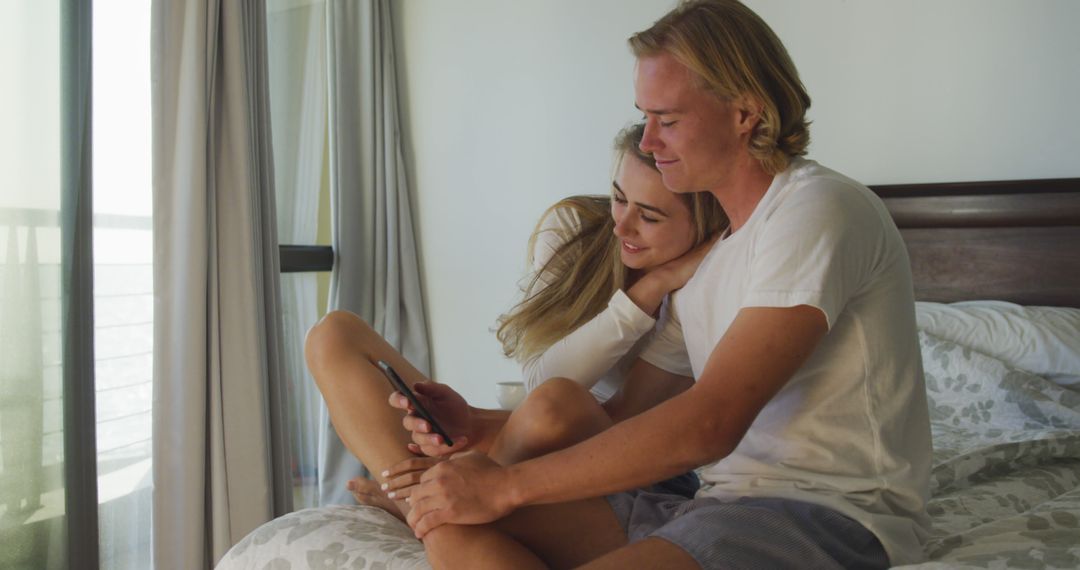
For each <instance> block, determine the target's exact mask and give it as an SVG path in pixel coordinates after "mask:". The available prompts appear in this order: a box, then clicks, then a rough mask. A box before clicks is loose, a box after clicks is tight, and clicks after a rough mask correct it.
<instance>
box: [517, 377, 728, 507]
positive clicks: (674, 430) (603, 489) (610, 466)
mask: <svg viewBox="0 0 1080 570" xmlns="http://www.w3.org/2000/svg"><path fill="white" fill-rule="evenodd" d="M691 392H693V389H691V390H688V391H687V392H684V393H682V394H680V395H678V396H675V397H674V398H672V399H671V400H668V401H667V402H664V403H662V404H660V405H659V406H657V407H655V408H653V409H651V410H648V411H647V412H644V413H642V414H640V415H638V416H635V417H633V418H630V419H628V420H626V421H624V422H621V423H619V424H616V425H614V426H612V427H611V428H609V429H607V430H605V431H603V432H601V433H600V434H597V435H596V436H594V437H592V438H590V439H588V440H586V441H583V442H581V443H579V444H577V445H574V446H572V447H569V448H567V449H564V450H561V451H557V452H554V453H551V454H548V455H544V456H542V457H538V458H535V459H531V460H529V461H525V462H522V463H519V464H517V465H511V466H509V467H508V468H507V477H506V488H505V489H503V490H502V492H505V493H506V494H507V500H508V501H509V502H510V503H511V504H513V505H514V506H515V507H521V506H525V505H531V504H544V503H556V502H564V501H572V500H577V499H584V498H589V497H599V496H603V495H607V494H610V493H616V492H619V491H625V490H628V489H633V488H637V487H641V486H644V485H648V484H651V483H654V482H657V481H661V480H663V479H667V478H669V477H673V476H675V475H678V474H680V473H685V472H686V471H688V470H690V469H693V468H695V467H698V466H700V465H704V464H706V463H709V462H712V461H715V460H717V459H719V458H721V457H723V456H724V455H726V454H727V453H729V452H730V451H731V449H733V448H734V443H735V442H737V441H738V440H737V438H736V439H735V440H734V441H733V442H731V443H725V442H722V441H719V439H724V438H718V437H716V435H717V433H718V431H717V425H716V422H713V421H711V419H710V417H711V416H712V414H710V413H708V412H709V410H707V409H705V406H702V405H701V403H700V402H699V401H697V400H698V399H696V398H695V396H694V395H693V394H691Z"/></svg>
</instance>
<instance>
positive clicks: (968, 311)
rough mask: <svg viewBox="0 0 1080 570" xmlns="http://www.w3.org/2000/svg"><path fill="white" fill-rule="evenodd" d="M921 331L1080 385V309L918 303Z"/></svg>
mask: <svg viewBox="0 0 1080 570" xmlns="http://www.w3.org/2000/svg"><path fill="white" fill-rule="evenodd" d="M915 318H916V320H917V322H918V327H919V330H921V331H925V332H928V333H930V334H932V335H934V336H937V337H939V338H942V339H945V340H949V341H952V342H955V343H957V344H960V345H963V346H966V347H969V348H971V349H974V350H977V351H979V352H981V353H983V354H986V355H988V356H993V357H994V358H997V359H999V360H1002V361H1004V362H1005V363H1006V364H1008V365H1009V366H1012V367H1013V368H1019V369H1021V370H1026V371H1028V372H1031V373H1034V374H1038V375H1039V376H1042V377H1043V378H1046V379H1047V380H1050V381H1052V382H1054V383H1056V384H1058V385H1061V386H1069V387H1072V388H1075V389H1080V309H1072V308H1068V307H1026V306H1021V305H1016V304H1013V303H1006V302H1004V301H966V302H962V303H950V304H942V303H927V302H918V303H915Z"/></svg>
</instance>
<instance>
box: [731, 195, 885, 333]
mask: <svg viewBox="0 0 1080 570" xmlns="http://www.w3.org/2000/svg"><path fill="white" fill-rule="evenodd" d="M792 191H794V192H795V194H794V195H792V196H789V197H788V198H787V199H786V200H785V201H784V203H783V204H781V206H780V207H779V208H777V210H776V211H774V212H772V213H771V215H770V216H769V217H768V218H767V219H765V220H762V223H763V224H765V227H762V228H760V231H758V232H756V233H757V238H758V240H757V242H756V243H755V244H754V255H753V261H752V263H751V265H750V272H749V275H748V285H747V289H746V290H747V291H749V293H748V294H747V296H746V297H745V299H744V300H743V303H742V306H743V307H795V306H798V305H810V306H812V307H816V308H818V309H819V310H821V311H822V313H824V314H825V317H826V319H827V320H828V326H829V327H830V328H831V327H832V326H833V324H835V323H836V319H837V317H838V316H839V314H840V311H842V310H843V308H844V304H845V303H846V302H847V300H848V299H850V298H851V297H852V296H853V295H854V293H855V292H856V290H857V288H858V287H860V286H861V284H862V283H863V282H864V281H865V277H866V275H865V274H866V271H867V269H868V268H870V267H871V266H872V263H873V257H874V255H875V252H876V251H877V250H878V248H879V247H880V240H879V239H874V238H876V237H877V236H879V235H880V230H876V231H875V229H874V228H876V227H879V226H880V222H879V221H878V220H877V219H876V218H877V215H878V214H877V212H876V210H875V209H874V208H873V207H872V205H870V204H869V202H867V201H866V200H865V198H864V197H863V196H862V195H861V194H859V193H857V192H851V191H850V190H849V189H848V188H843V187H841V188H836V187H835V186H831V187H830V186H825V187H820V186H807V187H803V188H797V189H793V190H792ZM870 221H872V222H873V223H867V222H870Z"/></svg>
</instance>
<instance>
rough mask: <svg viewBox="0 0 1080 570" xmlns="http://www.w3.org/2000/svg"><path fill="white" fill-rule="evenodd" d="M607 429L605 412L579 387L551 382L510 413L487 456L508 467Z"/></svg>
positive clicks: (561, 380) (563, 381) (559, 380)
mask: <svg viewBox="0 0 1080 570" xmlns="http://www.w3.org/2000/svg"><path fill="white" fill-rule="evenodd" d="M611 425H612V422H611V419H610V418H609V417H608V415H607V412H605V411H604V408H603V407H601V406H600V404H599V403H598V402H597V401H596V398H594V397H593V395H592V394H591V393H590V392H589V391H588V390H587V389H585V388H584V387H583V386H582V385H581V384H578V383H577V382H574V381H573V380H568V379H566V378H552V379H550V380H547V381H546V382H544V383H543V384H541V385H540V386H539V387H538V388H536V389H535V390H533V391H532V392H530V393H529V396H528V397H527V398H525V401H524V402H522V404H521V406H519V407H518V409H516V410H514V413H512V414H511V415H510V419H509V420H507V422H506V425H504V426H503V428H502V430H501V431H500V432H499V435H498V436H497V437H496V438H495V440H494V442H493V443H492V445H491V449H490V451H489V452H488V454H489V455H490V456H491V458H492V459H494V460H495V461H496V462H498V463H500V464H502V465H510V464H512V463H518V462H521V461H524V460H526V459H531V458H533V457H539V456H541V455H544V454H547V453H551V452H552V451H556V450H559V449H563V448H566V447H570V446H571V445H574V444H575V443H578V442H581V441H584V440H586V439H588V438H590V437H592V436H594V435H596V434H598V433H600V432H602V431H604V430H605V429H607V428H609V427H611Z"/></svg>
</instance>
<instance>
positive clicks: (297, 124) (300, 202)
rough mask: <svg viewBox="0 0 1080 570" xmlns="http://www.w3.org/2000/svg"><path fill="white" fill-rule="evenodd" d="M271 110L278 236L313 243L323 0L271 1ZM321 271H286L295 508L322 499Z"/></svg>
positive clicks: (322, 100)
mask: <svg viewBox="0 0 1080 570" xmlns="http://www.w3.org/2000/svg"><path fill="white" fill-rule="evenodd" d="M267 7H268V10H269V13H268V14H267V19H268V22H267V24H268V40H269V41H268V47H269V67H270V93H271V98H270V103H271V105H270V111H271V112H270V116H271V122H272V125H273V132H274V186H275V189H276V192H277V195H276V197H277V222H278V239H279V240H280V241H281V243H282V244H291V245H312V244H315V243H316V239H317V236H318V222H319V194H320V192H321V190H322V188H323V182H324V179H325V178H326V176H325V174H324V158H325V156H326V5H325V2H323V0H307V1H306V2H302V3H299V4H298V3H297V2H296V0H270V1H269V2H267ZM317 291H318V278H317V274H316V273H284V274H282V275H281V295H282V319H283V321H284V339H285V358H284V365H285V369H286V377H287V378H288V380H287V383H286V385H287V387H288V402H289V412H290V414H289V416H290V420H291V423H290V425H289V428H290V429H289V438H290V443H291V446H292V448H291V449H292V456H293V467H292V468H293V481H294V500H295V502H296V504H295V505H294V506H295V507H296V508H298V509H299V508H306V507H313V506H316V505H318V496H317V486H316V481H317V479H316V474H317V471H318V463H317V457H318V455H317V453H318V430H317V429H316V428H315V426H316V425H317V422H318V419H319V407H320V405H321V403H322V399H321V397H320V396H319V390H318V388H316V386H315V381H314V379H313V378H312V377H311V373H310V372H309V371H308V369H307V365H306V364H305V361H304V337H305V335H306V334H307V331H308V329H310V328H311V327H312V326H313V325H314V324H315V323H316V322H317V321H318V319H319V317H320V316H321V315H320V313H319V308H318V297H319V295H318V292H317Z"/></svg>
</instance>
